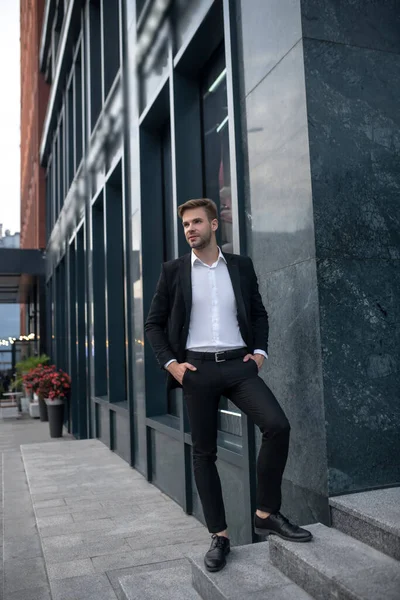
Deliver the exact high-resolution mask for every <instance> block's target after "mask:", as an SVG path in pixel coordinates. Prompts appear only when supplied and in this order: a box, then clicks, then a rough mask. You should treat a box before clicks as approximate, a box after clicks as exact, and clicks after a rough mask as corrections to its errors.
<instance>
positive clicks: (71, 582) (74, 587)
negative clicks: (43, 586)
mask: <svg viewBox="0 0 400 600" xmlns="http://www.w3.org/2000/svg"><path fill="white" fill-rule="evenodd" d="M51 594H52V599H53V600H72V599H73V600H116V598H117V596H116V594H115V592H114V590H113V588H112V586H111V583H110V581H109V579H108V578H107V576H106V575H81V576H79V577H70V578H69V579H61V580H58V581H52V583H51Z"/></svg>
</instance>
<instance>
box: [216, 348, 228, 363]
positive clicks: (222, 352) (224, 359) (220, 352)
mask: <svg viewBox="0 0 400 600" xmlns="http://www.w3.org/2000/svg"><path fill="white" fill-rule="evenodd" d="M218 354H225V350H220V351H219V352H215V354H214V356H215V362H217V363H221V362H225V361H226V358H223V359H221V360H220V359H219V358H218Z"/></svg>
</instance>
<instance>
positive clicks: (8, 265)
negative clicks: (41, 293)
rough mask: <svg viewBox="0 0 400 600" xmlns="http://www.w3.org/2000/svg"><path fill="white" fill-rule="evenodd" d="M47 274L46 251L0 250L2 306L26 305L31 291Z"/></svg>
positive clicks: (0, 299)
mask: <svg viewBox="0 0 400 600" xmlns="http://www.w3.org/2000/svg"><path fill="white" fill-rule="evenodd" d="M45 274H46V258H45V252H44V251H42V250H25V249H21V248H0V304H24V303H25V302H27V301H28V296H29V290H31V289H32V288H33V286H34V285H35V283H36V281H37V279H38V278H41V277H43V278H44V277H45Z"/></svg>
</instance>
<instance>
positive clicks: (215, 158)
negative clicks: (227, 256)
mask: <svg viewBox="0 0 400 600" xmlns="http://www.w3.org/2000/svg"><path fill="white" fill-rule="evenodd" d="M201 96H202V117H203V164H204V191H205V195H206V196H207V198H211V199H212V200H214V202H215V203H216V204H217V206H218V209H219V214H220V227H219V230H218V234H217V237H218V244H219V245H220V246H221V248H222V250H225V251H226V252H232V251H233V245H232V240H233V235H232V226H233V225H232V201H231V172H230V164H229V132H228V120H229V117H228V101H227V92H226V67H225V52H224V47H223V46H221V47H220V48H219V49H218V51H217V52H216V54H215V55H214V56H213V57H212V58H211V60H210V61H209V62H208V64H207V65H206V68H205V70H204V73H203V79H202V82H201Z"/></svg>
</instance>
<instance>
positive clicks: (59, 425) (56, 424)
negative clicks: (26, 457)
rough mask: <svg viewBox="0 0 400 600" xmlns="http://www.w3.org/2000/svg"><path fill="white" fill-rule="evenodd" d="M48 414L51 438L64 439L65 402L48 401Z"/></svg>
mask: <svg viewBox="0 0 400 600" xmlns="http://www.w3.org/2000/svg"><path fill="white" fill-rule="evenodd" d="M46 404H47V413H48V415H49V427H50V437H52V438H59V437H62V431H63V424H64V402H62V401H60V400H58V401H57V400H55V401H54V400H53V401H49V400H46Z"/></svg>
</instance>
